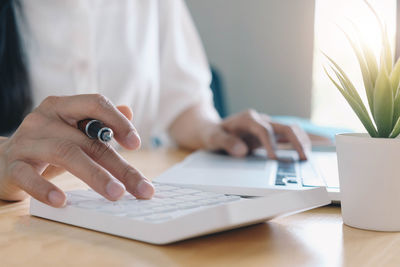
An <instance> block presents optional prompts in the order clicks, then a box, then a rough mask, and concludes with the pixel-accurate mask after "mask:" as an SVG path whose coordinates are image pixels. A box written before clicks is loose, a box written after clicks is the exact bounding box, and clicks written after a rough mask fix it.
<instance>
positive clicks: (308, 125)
mask: <svg viewBox="0 0 400 267" xmlns="http://www.w3.org/2000/svg"><path fill="white" fill-rule="evenodd" d="M272 119H273V120H274V121H276V122H279V123H282V124H297V125H298V126H300V127H301V128H303V129H304V130H305V131H306V132H307V133H309V134H314V135H319V136H323V137H326V138H329V139H331V140H332V142H334V141H335V135H336V134H340V133H352V132H354V131H353V130H351V129H347V128H337V127H328V126H320V125H317V124H314V123H312V122H311V121H310V120H307V119H303V118H299V117H295V116H272Z"/></svg>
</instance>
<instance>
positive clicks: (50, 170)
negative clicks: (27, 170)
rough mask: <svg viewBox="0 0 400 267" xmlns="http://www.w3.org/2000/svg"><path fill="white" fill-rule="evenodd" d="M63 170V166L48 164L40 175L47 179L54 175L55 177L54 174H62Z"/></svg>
mask: <svg viewBox="0 0 400 267" xmlns="http://www.w3.org/2000/svg"><path fill="white" fill-rule="evenodd" d="M63 172H65V169H64V168H62V167H56V166H53V165H49V166H48V167H47V168H46V169H45V170H44V171H43V173H42V176H43V177H44V178H46V179H47V180H48V179H51V178H54V177H56V176H58V175H60V174H62V173H63Z"/></svg>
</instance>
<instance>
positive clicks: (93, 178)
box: [18, 138, 125, 201]
mask: <svg viewBox="0 0 400 267" xmlns="http://www.w3.org/2000/svg"><path fill="white" fill-rule="evenodd" d="M22 150H23V151H21V152H20V155H18V156H19V157H18V158H23V159H25V160H27V161H28V160H29V161H31V160H33V161H35V160H40V161H44V162H48V163H50V164H53V165H57V166H61V167H64V168H65V169H66V170H67V171H69V172H70V173H72V174H73V175H75V176H76V177H78V178H80V179H81V180H82V181H84V182H85V183H86V184H88V185H89V186H90V187H91V188H93V189H94V190H95V191H96V192H98V193H99V194H101V195H103V196H104V197H105V198H107V199H109V200H111V201H115V200H118V199H119V198H120V197H122V195H123V194H124V192H125V187H124V185H123V184H121V183H120V182H118V181H117V180H116V179H115V178H114V177H112V175H111V174H110V173H109V172H108V171H106V170H105V169H104V168H102V167H101V166H100V165H99V164H97V163H96V162H95V161H93V159H91V158H90V157H89V156H88V155H86V154H85V153H84V152H83V150H82V149H81V148H80V147H79V146H78V145H77V144H75V143H74V142H71V141H69V140H65V139H56V138H54V139H41V140H36V141H35V143H34V144H33V145H32V147H31V148H27V149H22Z"/></svg>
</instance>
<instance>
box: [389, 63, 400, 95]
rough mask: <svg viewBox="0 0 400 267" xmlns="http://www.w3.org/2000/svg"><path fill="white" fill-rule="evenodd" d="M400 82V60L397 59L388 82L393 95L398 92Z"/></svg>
mask: <svg viewBox="0 0 400 267" xmlns="http://www.w3.org/2000/svg"><path fill="white" fill-rule="evenodd" d="M399 82H400V60H397V62H396V64H395V65H394V68H393V70H392V73H390V83H391V84H392V89H393V95H394V96H395V97H396V96H397V94H398V91H399V90H398V89H399Z"/></svg>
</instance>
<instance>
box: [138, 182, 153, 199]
mask: <svg viewBox="0 0 400 267" xmlns="http://www.w3.org/2000/svg"><path fill="white" fill-rule="evenodd" d="M136 192H137V193H138V195H139V196H140V197H142V198H151V197H152V196H153V194H154V187H153V185H152V184H151V183H149V182H148V181H146V180H141V181H140V182H139V184H138V185H137V187H136Z"/></svg>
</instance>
